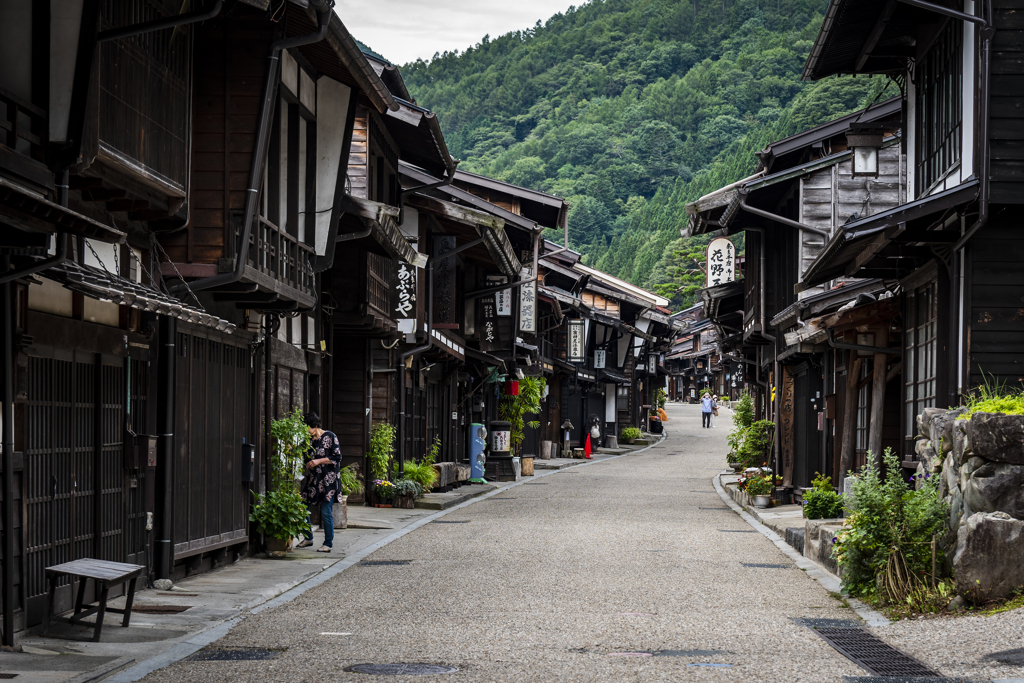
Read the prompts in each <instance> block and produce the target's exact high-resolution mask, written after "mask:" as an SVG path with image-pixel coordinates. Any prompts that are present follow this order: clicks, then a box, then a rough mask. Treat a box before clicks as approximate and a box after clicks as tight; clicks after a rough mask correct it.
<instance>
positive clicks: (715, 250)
mask: <svg viewBox="0 0 1024 683" xmlns="http://www.w3.org/2000/svg"><path fill="white" fill-rule="evenodd" d="M735 279H736V247H735V246H733V243H732V242H731V241H730V240H728V239H727V238H725V237H718V238H715V239H713V240H711V243H710V244H708V260H707V286H708V287H715V286H718V285H724V284H725V283H727V282H733V281H734V280H735Z"/></svg>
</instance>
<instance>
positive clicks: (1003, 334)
mask: <svg viewBox="0 0 1024 683" xmlns="http://www.w3.org/2000/svg"><path fill="white" fill-rule="evenodd" d="M968 252H969V254H970V261H971V272H970V274H969V283H970V285H969V290H968V296H969V304H970V318H969V324H970V329H969V336H968V340H969V348H970V378H969V381H970V385H971V386H978V385H980V384H983V383H984V382H985V381H988V382H992V381H996V382H1005V383H1006V385H1007V386H1010V387H1019V386H1020V384H1019V381H1020V380H1021V379H1024V268H1021V263H1022V262H1024V233H1022V232H1021V231H1020V227H1019V225H1016V224H1015V217H1014V216H1012V215H1009V214H1002V215H996V216H995V217H994V218H993V219H992V222H991V223H990V224H989V225H988V226H987V227H985V228H983V229H982V230H981V231H980V232H979V233H978V234H977V235H975V236H974V238H973V239H972V240H971V242H970V246H969V247H968ZM982 373H984V377H982Z"/></svg>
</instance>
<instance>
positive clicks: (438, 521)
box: [431, 519, 469, 524]
mask: <svg viewBox="0 0 1024 683" xmlns="http://www.w3.org/2000/svg"><path fill="white" fill-rule="evenodd" d="M431 524H469V520H468V519H460V520H454V519H435V520H434V521H433V522H431Z"/></svg>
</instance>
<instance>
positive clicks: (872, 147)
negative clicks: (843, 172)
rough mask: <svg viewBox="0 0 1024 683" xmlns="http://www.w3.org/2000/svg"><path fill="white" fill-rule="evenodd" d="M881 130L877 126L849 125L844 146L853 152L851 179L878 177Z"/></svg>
mask: <svg viewBox="0 0 1024 683" xmlns="http://www.w3.org/2000/svg"><path fill="white" fill-rule="evenodd" d="M882 133H883V131H882V128H881V127H879V126H878V125H877V124H856V125H851V126H850V130H849V131H848V132H847V133H846V144H847V146H848V147H849V148H850V149H851V150H853V177H855V178H857V177H863V176H870V177H872V178H877V177H878V156H879V151H880V150H881V148H882Z"/></svg>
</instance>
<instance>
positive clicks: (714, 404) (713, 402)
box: [711, 396, 718, 429]
mask: <svg viewBox="0 0 1024 683" xmlns="http://www.w3.org/2000/svg"><path fill="white" fill-rule="evenodd" d="M716 417H718V397H717V396H712V397H711V428H712V429H714V428H715V418H716Z"/></svg>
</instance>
